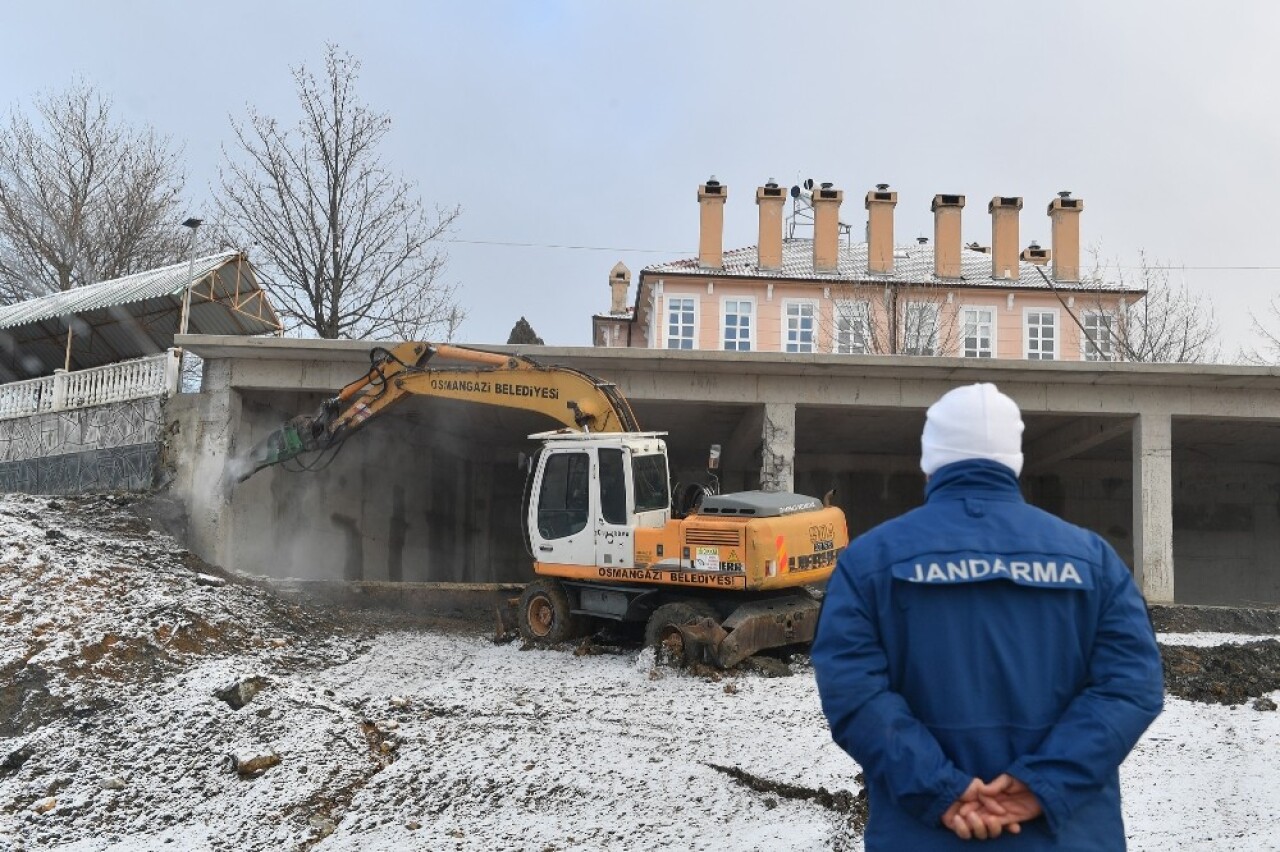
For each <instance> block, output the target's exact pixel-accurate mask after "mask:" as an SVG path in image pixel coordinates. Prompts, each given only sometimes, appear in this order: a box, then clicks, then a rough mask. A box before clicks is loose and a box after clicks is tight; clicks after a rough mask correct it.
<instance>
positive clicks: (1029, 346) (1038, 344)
mask: <svg viewBox="0 0 1280 852" xmlns="http://www.w3.org/2000/svg"><path fill="white" fill-rule="evenodd" d="M1023 316H1024V321H1025V323H1026V326H1025V327H1026V355H1027V360H1029V361H1055V360H1057V358H1058V312H1057V311H1045V310H1028V311H1026V313H1025V314H1024V315H1023Z"/></svg>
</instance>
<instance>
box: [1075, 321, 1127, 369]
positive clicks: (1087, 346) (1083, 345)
mask: <svg viewBox="0 0 1280 852" xmlns="http://www.w3.org/2000/svg"><path fill="white" fill-rule="evenodd" d="M1097 317H1107V318H1108V319H1109V320H1110V328H1108V329H1107V337H1106V340H1105V347H1106V352H1105V354H1094V352H1091V351H1090V350H1098V351H1099V352H1100V350H1101V349H1102V347H1101V346H1098V345H1097V344H1096V343H1094V342H1093V341H1092V340H1090V339H1089V320H1091V319H1096V318H1097ZM1118 325H1119V324H1118V323H1117V321H1116V314H1115V313H1114V312H1113V311H1082V312H1081V314H1080V326H1081V330H1080V360H1081V361H1094V362H1100V361H1118V360H1120V359H1119V357H1118V353H1117V352H1116V341H1115V337H1116V334H1117V333H1118V332H1117V327H1118Z"/></svg>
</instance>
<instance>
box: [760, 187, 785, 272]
mask: <svg viewBox="0 0 1280 852" xmlns="http://www.w3.org/2000/svg"><path fill="white" fill-rule="evenodd" d="M786 200H787V194H786V192H784V191H783V190H782V187H780V186H778V184H777V181H775V180H774V179H773V178H769V180H768V181H766V182H765V185H764V186H761V187H757V188H756V204H757V205H758V206H759V207H760V242H759V245H758V246H757V251H758V253H759V260H758V264H759V266H760V268H761V269H774V270H777V269H781V268H782V205H783V204H784V202H786Z"/></svg>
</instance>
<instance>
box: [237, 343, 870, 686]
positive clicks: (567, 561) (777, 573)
mask: <svg viewBox="0 0 1280 852" xmlns="http://www.w3.org/2000/svg"><path fill="white" fill-rule="evenodd" d="M370 361H371V364H370V368H369V371H368V373H367V374H365V375H363V376H360V377H359V378H357V379H356V380H355V381H353V382H351V383H350V384H348V385H347V386H346V387H344V388H343V389H342V391H341V392H340V393H339V394H338V395H337V396H335V397H333V398H332V399H329V400H326V401H325V402H324V403H322V405H321V407H320V410H319V411H318V412H317V413H315V414H314V415H309V416H302V417H297V418H294V419H293V420H290V421H289V422H288V423H286V424H285V425H284V426H282V427H281V428H279V429H277V430H276V431H274V432H272V433H271V434H270V435H268V436H267V437H266V439H264V440H263V441H262V442H261V443H260V444H259V445H258V446H257V447H256V448H255V450H254V454H253V459H252V467H251V469H249V470H248V471H247V472H246V473H245V474H244V476H242V477H240V478H241V479H244V478H247V477H248V476H250V475H252V474H253V473H254V472H256V471H258V470H261V469H263V468H265V467H269V466H271V465H276V464H281V463H283V462H286V461H289V460H290V459H294V458H296V457H298V456H301V455H303V454H307V453H317V452H323V451H327V450H334V451H336V448H337V447H338V446H339V445H340V444H341V443H342V442H343V441H345V440H346V439H347V438H349V437H350V436H351V434H352V433H354V432H355V431H356V430H357V429H359V428H360V426H361V425H362V424H364V423H367V422H368V421H369V420H371V419H373V418H375V417H377V416H378V415H380V414H381V413H383V412H384V411H386V410H388V409H389V408H391V407H392V406H394V405H395V404H396V403H397V402H400V401H401V400H404V399H407V398H409V397H435V398H448V399H454V400H465V401H468V402H473V403H476V404H478V405H488V406H502V407H507V408H515V409H521V410H526V411H534V412H540V413H542V414H545V415H546V416H547V417H548V418H549V419H550V420H552V421H554V422H556V423H558V424H560V428H559V429H556V430H554V431H548V432H542V433H538V434H535V435H531V436H529V437H530V438H531V439H532V440H535V441H537V442H538V448H537V450H536V452H535V453H534V454H533V455H532V456H531V458H530V459H529V460H528V468H527V476H526V481H525V488H524V499H523V505H522V512H521V514H522V517H523V518H524V521H525V523H524V541H525V546H526V549H527V550H528V552H529V555H530V556H531V557H532V558H533V572H534V574H535V575H536V579H534V580H533V582H531V583H529V584H528V585H527V586H526V587H525V589H524V592H523V594H521V595H520V598H519V600H518V601H516V602H515V607H514V609H515V613H514V619H509V621H514V622H515V625H513V626H516V627H518V630H519V632H520V634H521V635H522V636H523V637H524V638H525V639H526V640H527V641H531V642H537V643H546V644H557V643H561V642H566V641H569V640H572V639H575V638H578V637H581V636H583V635H586V634H587V633H588V632H589V631H590V630H591V629H592V627H593V626H595V625H597V624H599V623H600V622H605V621H613V622H630V623H637V622H640V623H643V624H644V625H645V628H644V633H645V641H646V643H647V644H650V645H652V646H655V647H659V648H665V649H666V651H668V652H669V653H671V654H672V655H674V656H677V657H683V658H684V659H685V660H688V661H699V662H703V663H708V664H712V665H717V666H721V667H724V668H728V667H731V666H733V665H736V664H737V663H739V662H741V661H742V660H744V659H746V658H747V657H748V656H750V655H752V654H755V653H756V652H758V651H761V650H764V649H768V648H778V647H784V646H790V645H800V644H806V643H808V642H810V641H811V640H812V639H813V635H814V629H815V627H816V624H817V617H818V608H819V603H818V601H817V600H816V599H815V598H814V596H813V595H812V594H811V593H810V591H809V590H808V589H807V588H806V587H807V586H810V585H812V584H815V583H820V582H822V581H824V580H826V579H827V577H828V576H830V574H831V571H832V570H833V569H834V567H835V564H836V558H837V556H838V555H839V553H840V551H841V550H842V549H843V548H844V547H845V546H846V545H847V544H848V541H849V534H848V529H847V527H846V524H845V518H844V513H843V512H841V511H840V510H839V509H838V508H835V507H832V506H829V505H825V503H826V501H822V500H818V499H815V498H812V497H804V496H800V495H797V494H792V493H787V492H763V491H746V492H741V493H736V494H718V493H715V492H716V491H717V489H716V488H714V487H694V488H692V489H684V490H683V491H682V493H681V495H680V496H679V498H678V500H677V503H678V505H673V502H672V494H671V492H672V489H671V485H670V481H671V480H670V472H669V470H668V466H667V451H666V443H665V442H664V441H663V440H662V438H663V436H664V435H665V434H666V433H665V432H643V431H641V430H640V428H639V424H638V423H637V422H636V418H635V415H634V414H633V413H632V411H631V406H630V405H629V404H628V402H627V400H626V398H625V397H624V396H623V395H622V393H621V392H620V391H619V390H618V388H617V387H615V386H614V385H613V384H610V383H609V382H605V381H602V380H600V379H598V378H596V377H594V376H591V375H589V374H587V373H584V372H582V371H580V370H575V369H572V368H568V367H561V366H554V365H544V364H541V363H538V362H537V361H535V360H534V359H532V358H529V357H526V356H521V355H510V354H505V353H500V352H493V351H487V350H482V349H475V348H471V347H463V346H453V345H446V344H432V343H422V342H410V343H403V344H399V345H395V346H391V347H387V348H384V347H378V348H375V349H373V350H372V352H371V353H370ZM714 450H715V448H713V458H714V456H715V452H714Z"/></svg>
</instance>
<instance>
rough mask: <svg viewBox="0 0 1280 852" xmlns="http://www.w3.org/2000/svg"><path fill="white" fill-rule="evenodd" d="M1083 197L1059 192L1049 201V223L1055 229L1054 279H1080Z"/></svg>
mask: <svg viewBox="0 0 1280 852" xmlns="http://www.w3.org/2000/svg"><path fill="white" fill-rule="evenodd" d="M1083 209H1084V199H1083V198H1072V197H1071V193H1070V192H1059V193H1058V197H1057V198H1055V199H1053V201H1051V202H1049V223H1050V228H1051V229H1052V230H1053V280H1055V281H1079V280H1080V211H1081V210H1083Z"/></svg>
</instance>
